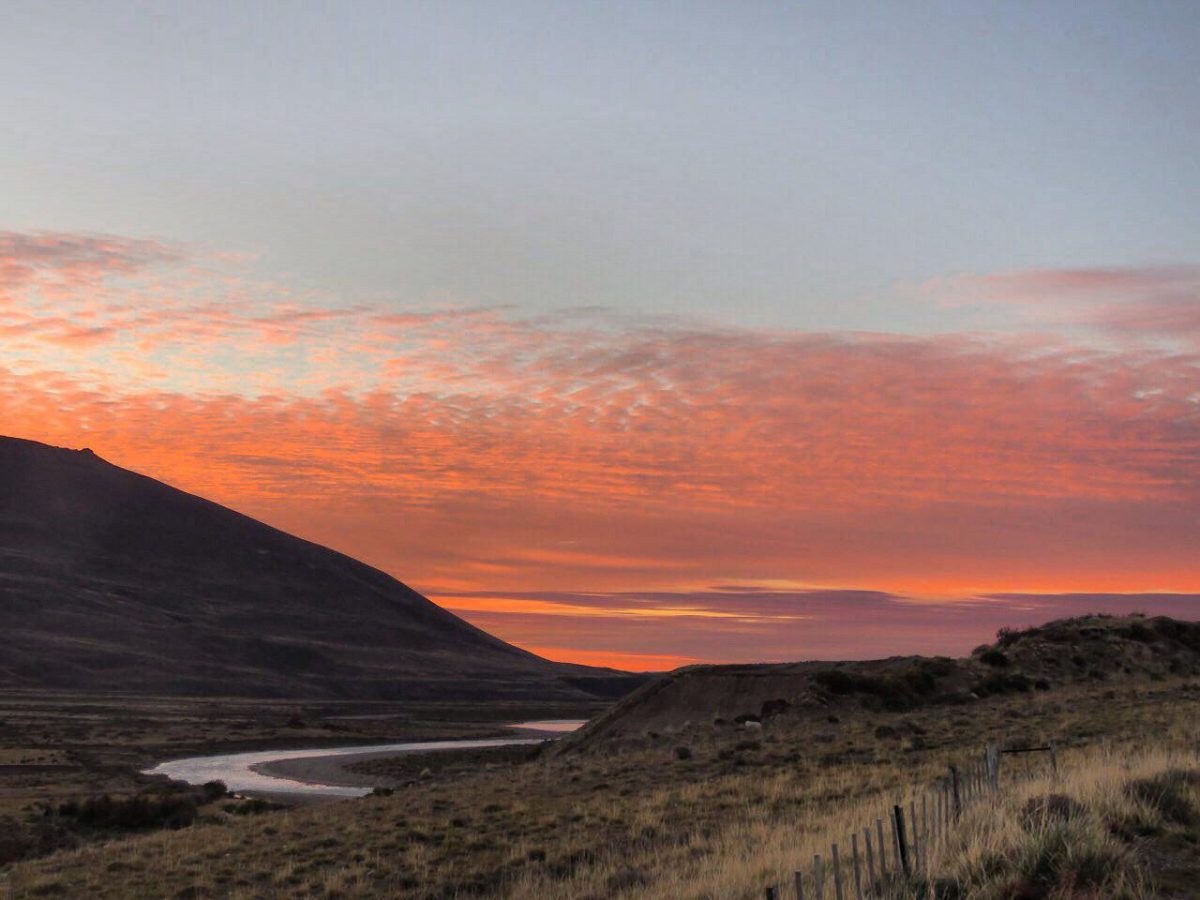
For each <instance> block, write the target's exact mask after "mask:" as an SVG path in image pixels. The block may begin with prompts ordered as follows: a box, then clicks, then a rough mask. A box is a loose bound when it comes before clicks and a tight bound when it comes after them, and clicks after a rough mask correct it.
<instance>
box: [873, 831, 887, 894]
mask: <svg viewBox="0 0 1200 900" xmlns="http://www.w3.org/2000/svg"><path fill="white" fill-rule="evenodd" d="M875 837H877V838H879V881H880V883H881V884H882V883H883V881H884V879H886V878H887V851H886V850H884V849H883V846H884V845H883V819H876V820H875Z"/></svg>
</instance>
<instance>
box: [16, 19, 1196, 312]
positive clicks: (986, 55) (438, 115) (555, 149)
mask: <svg viewBox="0 0 1200 900" xmlns="http://www.w3.org/2000/svg"><path fill="white" fill-rule="evenodd" d="M1198 49H1200V16H1196V15H1195V7H1194V6H1192V5H1191V4H1187V3H1179V4H1168V3H1149V4H1142V3H1137V4H1134V3H1124V4H1114V3H1088V4H1077V3H1038V4H1032V3H973V4H949V3H947V4H930V3H882V4H872V3H852V4H846V3H838V4H821V3H811V4H783V3H725V4H711V3H640V4H625V3H504V4H497V3H475V4H462V3H370V2H356V3H347V4H326V3H319V4H318V3H286V4H283V3H216V2H213V3H200V4H196V3H177V4H176V3H153V4H132V3H103V2H101V3H95V2H90V3H79V4H75V3H52V4H48V3H23V2H16V3H13V2H10V3H7V4H5V22H4V27H3V29H0V115H3V116H4V119H5V120H6V121H7V122H9V123H10V127H9V128H8V129H7V130H6V134H5V136H4V138H3V142H2V143H0V148H2V151H3V161H4V165H3V167H2V169H0V196H2V197H3V198H4V201H3V207H2V208H3V214H4V218H5V220H6V221H7V224H8V226H9V227H15V228H20V229H26V230H35V229H57V230H67V231H74V230H80V231H88V232H103V233H113V234H121V235H131V236H136V237H151V238H157V239H165V240H170V241H176V242H183V243H187V244H197V245H202V246H205V247H208V248H212V249H217V250H220V251H223V252H225V251H241V252H247V253H250V254H254V255H255V256H256V258H257V259H258V261H259V265H260V266H261V268H262V270H263V271H264V272H267V273H270V274H271V276H272V277H278V278H281V279H285V280H287V281H289V282H290V283H292V284H294V285H296V286H299V287H301V288H306V287H310V288H318V289H321V290H324V291H330V292H334V293H337V294H338V295H339V296H342V297H343V298H345V299H347V300H356V299H362V298H369V299H372V300H380V301H383V302H386V303H389V304H391V305H394V306H395V307H397V308H409V307H424V306H428V305H430V304H437V303H452V304H461V305H480V304H503V305H515V306H516V307H518V308H520V309H522V310H530V311H540V310H546V309H556V308H562V307H570V306H579V305H603V306H607V307H613V308H616V309H618V310H625V311H631V312H636V313H639V314H646V313H650V314H669V315H691V316H699V317H703V318H706V319H711V320H715V321H718V322H736V323H743V324H749V325H756V326H766V327H771V326H787V327H802V328H815V329H827V328H828V329H833V328H848V329H868V330H878V329H887V330H893V331H911V332H927V331H932V330H945V329H947V328H954V327H965V326H970V325H971V324H974V323H973V320H972V319H970V318H969V316H970V315H979V313H978V312H975V313H970V312H964V311H956V312H948V311H947V310H945V309H942V308H939V307H937V306H936V305H932V304H929V303H927V302H925V301H923V300H922V299H921V298H920V297H914V292H913V291H911V290H909V288H911V286H912V285H916V284H919V283H921V282H923V281H925V280H927V279H930V278H935V277H944V276H946V275H949V274H954V273H982V272H995V271H1008V270H1023V269H1029V268H1037V267H1073V266H1091V265H1105V266H1113V265H1144V264H1148V263H1161V262H1172V261H1178V260H1191V259H1194V258H1196V256H1197V249H1198V248H1197V243H1198V242H1200V229H1197V228H1196V227H1195V210H1196V209H1197V206H1198V202H1197V201H1200V168H1198V167H1196V166H1194V165H1192V164H1191V160H1192V159H1194V158H1195V157H1196V156H1197V155H1200V147H1198V146H1197V145H1198V143H1200V141H1198V134H1200V130H1198V129H1197V127H1196V121H1197V113H1198V112H1200V108H1198V102H1197V100H1198V92H1200V87H1198V85H1200V79H1197V78H1195V77H1194V76H1195V60H1196V58H1197V50H1198Z"/></svg>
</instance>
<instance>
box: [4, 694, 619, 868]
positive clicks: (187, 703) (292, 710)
mask: <svg viewBox="0 0 1200 900" xmlns="http://www.w3.org/2000/svg"><path fill="white" fill-rule="evenodd" d="M599 706H600V704H598V703H597V704H591V705H587V704H576V703H565V704H564V703H557V704H556V703H541V704H529V703H489V704H477V703H476V704H471V703H461V704H447V703H436V704H434V703H428V704H416V703H406V704H403V705H398V704H389V703H363V702H348V703H306V704H295V703H264V702H261V701H242V700H233V699H228V698H206V699H186V698H185V699H180V698H176V697H132V696H129V695H108V696H105V695H95V696H91V697H81V696H79V695H77V694H66V693H58V692H45V691H26V692H13V691H10V692H5V693H0V871H2V869H3V867H4V866H5V865H7V864H9V863H11V862H13V861H15V860H18V859H22V858H27V857H30V856H35V855H44V854H45V853H48V852H50V851H53V850H55V849H58V848H73V847H79V846H81V845H83V844H86V843H90V842H93V841H107V840H112V839H114V838H116V837H118V836H119V832H121V831H123V830H129V829H114V828H98V827H95V826H89V827H77V826H78V824H79V823H77V822H75V821H72V820H70V819H67V818H63V817H59V816H56V815H47V811H48V810H49V811H54V810H57V809H58V808H59V807H60V806H61V805H63V804H71V803H72V802H74V801H87V800H89V799H98V798H102V797H105V796H108V797H112V798H115V799H118V800H122V799H128V798H132V797H144V798H147V799H148V800H149V801H150V802H153V803H158V802H159V801H160V800H161V799H162V796H163V794H164V793H165V792H167V791H168V789H169V786H167V785H164V783H163V780H162V779H161V778H148V777H146V776H142V775H140V774H138V773H139V771H140V770H141V769H143V768H146V767H149V766H151V765H153V764H155V763H158V762H161V761H162V760H164V759H172V758H178V757H185V756H194V755H202V754H208V753H222V752H235V751H239V750H260V749H269V748H273V747H297V746H301V747H324V746H344V745H353V744H372V743H391V742H399V741H411V740H436V739H446V738H478V737H492V736H496V735H501V734H503V735H508V734H511V732H509V731H508V730H507V729H506V728H504V727H503V726H504V723H507V722H512V721H520V720H523V719H527V718H557V717H563V718H574V717H580V716H587V715H590V714H591V713H594V712H595V711H596V709H597V708H598V707H599ZM206 812H207V810H206ZM134 830H136V829H134ZM0 883H2V880H0Z"/></svg>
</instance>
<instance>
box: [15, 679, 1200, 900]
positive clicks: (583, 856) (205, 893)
mask: <svg viewBox="0 0 1200 900" xmlns="http://www.w3.org/2000/svg"><path fill="white" fill-rule="evenodd" d="M1198 714H1200V681H1197V680H1196V679H1194V678H1179V677H1162V676H1158V677H1156V678H1155V679H1149V678H1127V679H1120V680H1111V681H1096V682H1085V683H1080V684H1074V685H1067V686H1063V687H1060V688H1056V689H1054V690H1049V691H1033V690H1031V691H1028V692H1024V693H1017V694H1011V695H1003V696H1001V695H997V696H992V697H986V698H983V699H974V700H970V701H968V702H963V703H958V704H954V705H941V706H933V707H927V708H916V709H910V710H905V711H887V710H880V709H872V710H868V709H865V708H862V707H860V706H854V705H849V706H846V707H844V708H843V707H838V708H836V709H835V708H830V709H829V710H828V711H827V712H825V713H822V714H820V715H815V714H814V715H808V716H803V717H779V718H777V719H771V720H769V721H766V722H764V723H763V724H762V726H761V727H757V726H756V727H739V726H736V725H733V724H727V725H722V726H721V727H712V726H711V725H709V723H704V727H692V728H682V729H678V730H674V731H671V732H663V733H649V734H647V735H646V736H645V737H644V739H643V740H642V741H640V742H639V743H638V745H637V746H633V747H627V748H618V749H615V750H612V751H610V752H591V753H551V752H543V753H541V754H539V755H538V756H537V758H535V759H532V760H526V761H522V760H521V759H519V758H513V754H511V753H510V754H509V755H508V757H504V756H502V755H499V756H497V757H496V758H495V760H494V761H491V762H489V761H488V760H486V759H478V760H476V761H474V762H473V764H472V765H471V766H466V767H464V766H446V767H444V768H443V769H442V770H441V771H437V772H434V771H431V772H428V773H425V774H424V776H423V777H422V776H421V774H420V773H418V776H417V777H416V778H413V777H412V773H411V767H409V768H405V769H404V770H403V771H400V770H397V772H395V773H393V774H395V775H397V776H398V777H397V778H396V781H397V782H399V783H404V784H406V785H407V786H405V787H402V788H399V789H397V790H396V791H395V793H393V794H392V795H390V796H375V797H368V798H364V799H362V800H356V801H347V802H344V803H338V804H333V805H328V806H322V807H313V808H303V809H291V810H284V811H279V812H271V813H267V814H264V815H259V816H239V815H233V814H230V813H226V812H225V811H224V810H223V809H222V808H221V807H220V805H217V806H215V807H213V808H211V809H209V808H206V811H205V812H204V814H203V815H202V816H201V817H200V818H199V819H198V820H197V822H196V823H195V824H194V825H192V826H191V827H189V828H186V829H182V830H179V831H167V832H158V833H153V834H146V835H142V836H136V837H132V838H125V839H121V840H113V841H110V842H102V843H93V844H88V845H86V846H83V847H80V848H79V849H76V850H69V851H64V852H59V853H56V854H53V855H51V856H48V857H45V858H41V859H36V860H32V861H28V862H24V863H20V864H17V865H14V866H11V867H10V868H9V869H8V870H7V872H5V874H4V876H3V878H2V879H0V885H5V889H6V890H7V892H8V893H9V894H10V895H11V896H13V897H30V896H69V897H73V896H94V897H122V898H124V897H298V896H299V897H304V896H312V897H367V896H403V897H414V898H429V900H432V898H454V897H471V896H498V897H506V898H514V900H518V898H519V900H549V898H568V897H573V898H593V900H595V898H630V900H632V898H714V900H715V898H760V897H762V896H763V889H764V887H765V886H766V885H767V884H770V883H781V882H784V881H785V880H787V879H788V878H789V877H790V872H791V870H792V869H793V868H795V867H796V865H797V863H798V862H800V861H802V860H805V859H809V858H811V854H812V853H813V852H815V851H816V850H818V849H819V848H821V847H824V846H826V845H827V843H828V841H829V840H830V839H831V838H832V839H837V836H838V835H840V834H843V833H845V834H848V833H849V831H850V829H852V828H857V827H861V824H862V822H863V821H864V819H866V818H867V817H868V816H871V817H873V816H874V815H877V811H878V809H879V808H880V806H881V804H882V803H883V802H884V801H885V800H887V799H889V798H891V797H893V796H895V795H897V794H899V793H903V792H904V791H905V790H907V789H908V788H909V787H910V786H911V785H913V784H915V783H919V782H921V781H923V780H928V779H932V778H934V777H936V776H938V775H940V774H942V773H943V772H944V771H945V767H946V765H947V764H948V763H950V762H952V761H956V760H961V759H962V758H963V757H964V756H965V755H966V754H969V753H974V752H977V751H978V750H979V749H980V748H982V746H983V745H984V743H985V742H987V741H989V740H998V741H1001V742H1005V743H1012V744H1016V743H1024V742H1028V741H1036V740H1042V739H1045V738H1052V739H1054V740H1055V741H1056V743H1057V744H1058V745H1059V746H1060V747H1061V748H1062V762H1063V766H1064V768H1066V769H1068V770H1070V767H1072V766H1076V765H1080V766H1081V767H1082V768H1081V769H1080V771H1092V770H1094V769H1095V768H1096V767H1095V765H1094V764H1093V763H1092V762H1087V763H1086V765H1084V764H1083V762H1082V761H1087V760H1094V759H1096V758H1098V757H1096V756H1095V754H1101V753H1102V754H1105V755H1104V757H1103V758H1105V759H1107V760H1109V762H1108V763H1106V765H1109V766H1110V767H1112V766H1116V767H1118V768H1119V767H1120V765H1121V762H1120V760H1122V759H1134V758H1135V757H1138V756H1139V754H1140V753H1141V752H1142V750H1144V749H1145V747H1146V745H1147V741H1148V736H1152V737H1153V742H1154V745H1155V753H1158V754H1170V753H1176V754H1178V753H1190V752H1194V748H1195V746H1196V727H1197V725H1196V723H1200V717H1198ZM1156 758H1157V757H1156ZM1038 764H1039V763H1037V762H1035V761H1033V760H1029V761H1028V762H1026V761H1021V762H1020V763H1017V768H1016V769H1014V770H1012V772H1013V773H1018V774H1020V773H1023V770H1022V768H1021V767H1024V766H1025V765H1029V766H1031V767H1032V766H1036V765H1038ZM381 765H382V764H381ZM1137 765H1141V764H1136V765H1135V766H1134V769H1131V770H1130V772H1128V773H1126V775H1128V776H1129V778H1133V777H1134V776H1138V777H1142V775H1144V774H1145V773H1143V771H1142V769H1137ZM489 766H491V767H490V768H489ZM1089 767H1090V768H1089ZM1143 768H1144V769H1145V770H1146V772H1149V770H1150V769H1151V768H1153V765H1152V763H1150V762H1147V763H1146V764H1145V766H1144V767H1143ZM1176 768H1178V766H1176ZM382 774H384V775H387V774H388V773H387V772H386V771H382ZM1029 774H1030V775H1036V774H1037V772H1036V769H1030V772H1029ZM1105 777H1107V776H1105ZM1145 777H1150V775H1148V774H1145ZM1127 780H1128V779H1127ZM1095 783H1096V784H1098V785H1100V784H1107V785H1108V789H1106V790H1108V793H1110V794H1111V793H1112V790H1116V792H1117V793H1118V794H1120V792H1121V790H1123V788H1120V787H1119V786H1118V787H1117V788H1113V787H1112V783H1110V782H1105V781H1103V779H1096V780H1095ZM1082 784H1083V782H1081V785H1082ZM1088 790H1091V789H1088ZM1095 790H1096V791H1099V790H1100V788H1096V789H1095ZM1188 790H1191V788H1188ZM1080 791H1081V802H1082V803H1083V804H1084V805H1088V806H1089V808H1096V809H1099V808H1100V807H1099V806H1097V804H1096V796H1098V794H1094V793H1093V794H1089V793H1088V792H1087V790H1085V789H1084V788H1083V787H1081V788H1080ZM1014 802H1016V801H1014ZM1013 810H1015V811H1012V810H1010V811H1009V813H1006V815H1007V816H1008V818H1003V819H1001V820H998V821H1000V823H1001V824H999V825H997V826H996V828H995V829H994V830H986V829H984V827H983V825H981V826H980V831H979V834H980V837H979V839H978V846H979V847H983V848H991V849H992V851H995V854H999V857H998V858H1000V859H1008V858H1009V857H1010V856H1012V854H1014V853H1016V852H1017V851H1016V850H1015V849H1014V848H1015V847H1017V845H1018V843H1019V842H1017V843H1014V841H1016V836H1017V832H1016V831H1014V828H1015V827H1016V826H1014V825H1012V822H1014V821H1016V820H1015V819H1013V818H1012V817H1013V816H1018V815H1019V810H1017V808H1016V807H1013ZM1094 815H1095V816H1096V817H1100V818H1096V819H1095V821H1097V822H1099V821H1102V816H1107V815H1108V812H1104V813H1103V814H1102V813H1100V812H1097V813H1095V814H1094ZM1089 821H1091V820H1089ZM1103 821H1105V822H1107V820H1103ZM1004 823H1008V824H1004ZM1096 827H1097V828H1100V827H1101V826H1099V825H1097V826H1096ZM1104 827H1107V825H1105V826H1104ZM1172 827H1175V826H1172ZM1189 827H1190V826H1178V828H1177V831H1178V833H1177V834H1176V833H1175V832H1172V833H1171V834H1170V835H1168V837H1169V839H1170V840H1169V841H1166V843H1165V844H1164V845H1163V846H1167V845H1170V846H1171V847H1173V849H1172V850H1171V851H1170V852H1171V853H1173V854H1174V856H1172V857H1171V858H1172V860H1174V861H1175V862H1173V863H1172V865H1174V864H1175V863H1177V862H1179V859H1180V858H1182V859H1183V862H1182V863H1180V864H1181V865H1184V866H1185V868H1186V866H1187V865H1190V864H1191V862H1189V859H1190V858H1188V857H1187V856H1186V854H1187V853H1188V852H1190V851H1189V850H1188V848H1189V847H1190V846H1191V845H1190V844H1189V843H1188V841H1189V840H1191V839H1192V837H1193V835H1192V832H1191V831H1188V830H1187V829H1188V828H1189ZM1179 829H1182V830H1179ZM1110 838H1111V841H1113V842H1116V843H1115V844H1114V846H1116V847H1117V848H1118V849H1119V850H1120V851H1121V853H1123V854H1125V856H1123V857H1122V861H1121V871H1122V872H1128V873H1130V874H1129V875H1128V879H1129V882H1128V884H1129V886H1131V887H1130V890H1133V889H1135V888H1137V889H1141V890H1145V888H1144V885H1145V884H1147V883H1150V882H1147V881H1146V880H1145V879H1149V878H1152V874H1153V873H1154V872H1155V871H1156V870H1157V871H1160V872H1161V871H1163V870H1164V866H1163V865H1161V864H1156V861H1155V859H1154V858H1153V854H1154V853H1159V854H1160V855H1161V854H1162V853H1164V852H1165V851H1163V850H1162V847H1158V848H1157V849H1156V847H1155V846H1151V845H1149V844H1147V843H1146V838H1147V835H1145V834H1141V833H1139V832H1138V830H1137V829H1136V828H1134V829H1133V830H1131V831H1130V832H1128V833H1126V834H1115V835H1113V834H1111V833H1110ZM1172 842H1174V843H1172ZM1010 845H1011V846H1010ZM1176 845H1178V846H1176ZM970 846H972V847H973V846H975V843H972V844H971V845H970ZM973 852H974V851H972V850H970V848H969V847H964V848H960V850H959V852H958V853H957V854H955V853H951V852H950V851H949V850H947V852H946V854H945V855H944V857H942V858H941V859H940V860H939V861H938V863H937V865H938V866H939V867H940V869H939V871H942V873H943V875H942V877H943V878H944V881H945V883H946V884H947V885H950V884H952V883H955V879H958V883H961V884H975V882H972V881H971V880H970V879H971V878H974V877H975V876H973V875H971V874H970V873H971V871H973V869H972V866H975V869H979V864H978V863H977V862H972V859H975V860H978V859H981V858H983V857H982V856H981V855H979V853H976V855H975V856H972V853H973ZM980 852H982V851H980ZM995 854H993V855H995ZM1017 855H1019V853H1018V854H1017ZM1159 863H1161V859H1160V860H1159ZM984 868H985V869H986V868H987V866H984ZM992 868H993V869H1000V870H1002V868H1003V867H1002V866H1001V865H1000V863H996V862H993V864H992ZM1166 868H1169V867H1166ZM1146 873H1149V874H1146ZM1122 877H1125V876H1122ZM1137 879H1143V880H1142V881H1138V880H1137ZM976 880H978V879H976ZM1139 885H1142V887H1141V888H1139V887H1138V886H1139ZM976 887H978V885H976ZM897 889H898V890H900V888H897ZM1122 889H1124V888H1122ZM949 890H950V888H947V893H946V894H945V895H946V896H953V894H951V893H949ZM971 896H974V894H972V895H971ZM995 896H1013V897H1016V896H1020V895H1018V894H1016V893H1010V894H1003V893H998V894H996V895H995ZM1029 896H1031V897H1035V896H1047V897H1048V896H1051V894H1047V893H1043V894H1031V895H1029ZM1063 896H1067V895H1066V894H1064V895H1063ZM1091 896H1107V895H1104V894H1097V893H1093V894H1092V895H1091ZM1180 896H1183V895H1180Z"/></svg>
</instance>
